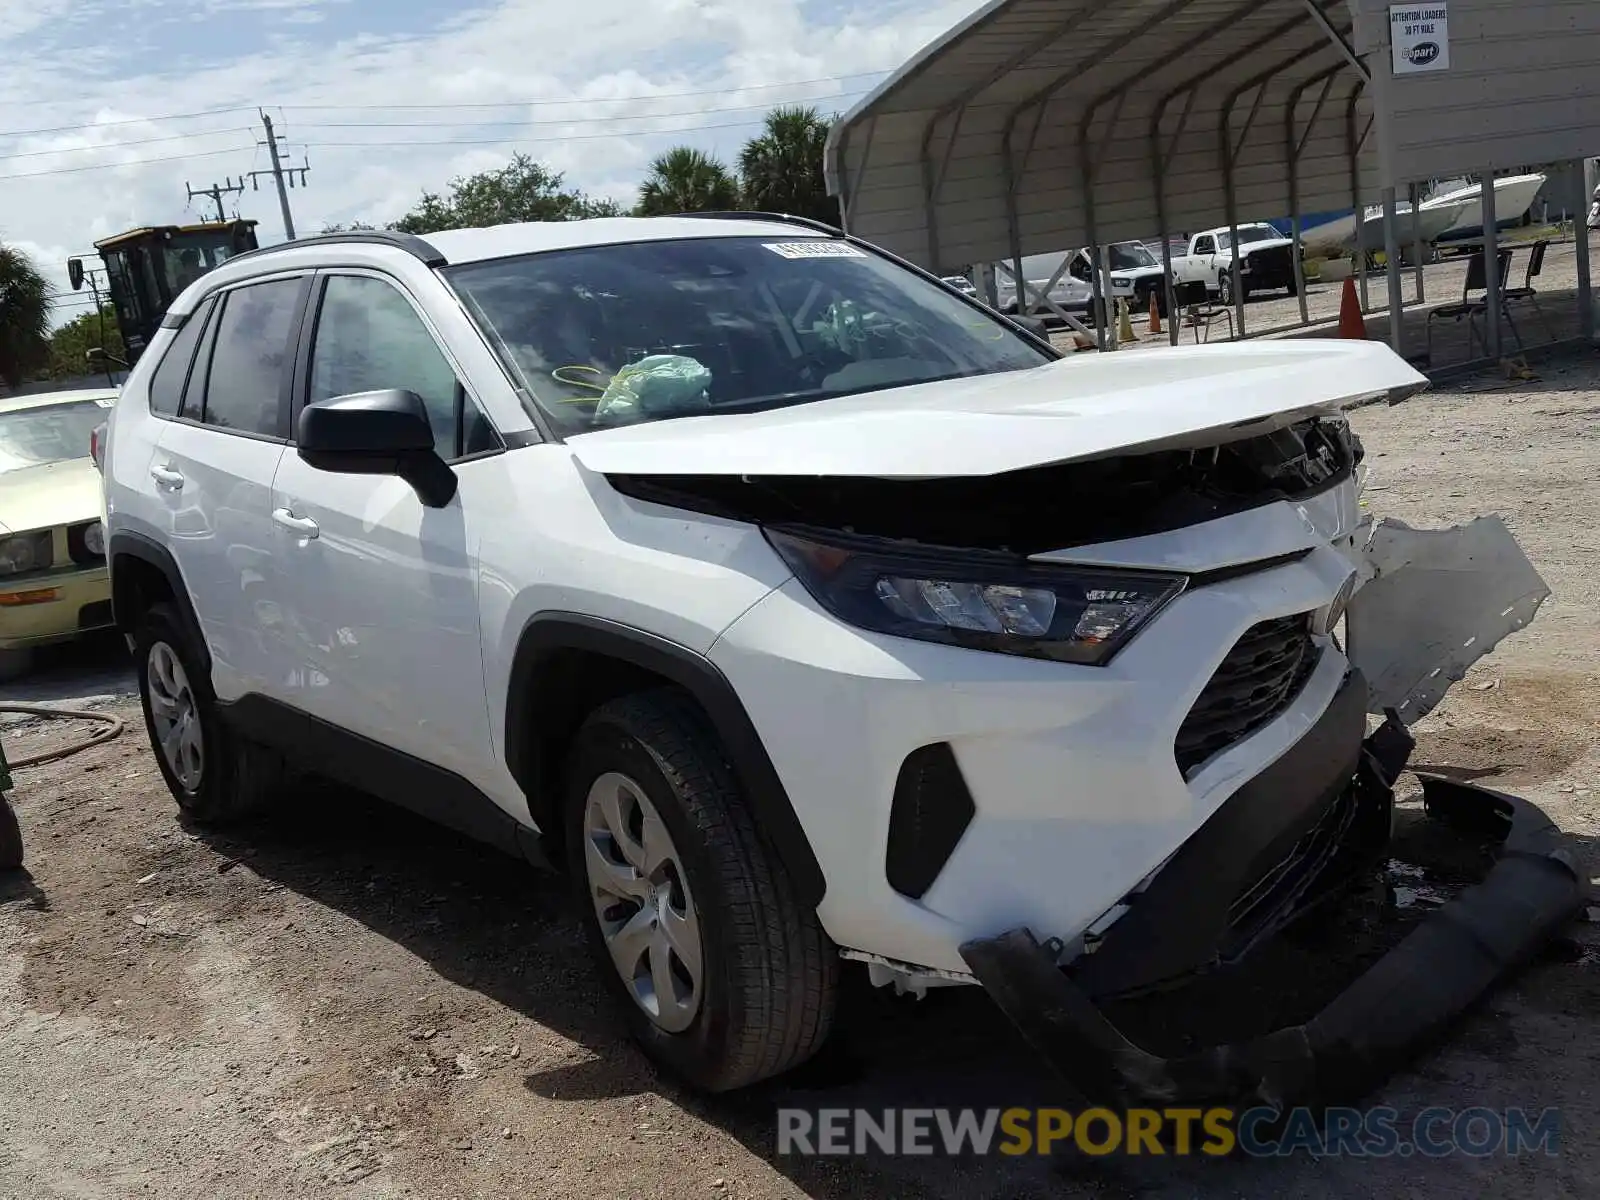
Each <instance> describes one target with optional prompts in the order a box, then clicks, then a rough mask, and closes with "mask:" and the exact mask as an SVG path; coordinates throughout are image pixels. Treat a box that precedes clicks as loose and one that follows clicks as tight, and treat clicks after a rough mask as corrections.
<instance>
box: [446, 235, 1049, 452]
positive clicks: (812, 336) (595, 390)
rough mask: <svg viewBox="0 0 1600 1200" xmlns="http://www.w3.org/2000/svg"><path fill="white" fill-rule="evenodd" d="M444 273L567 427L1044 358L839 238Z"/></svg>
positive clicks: (521, 262)
mask: <svg viewBox="0 0 1600 1200" xmlns="http://www.w3.org/2000/svg"><path fill="white" fill-rule="evenodd" d="M446 275H447V276H448V277H449V278H450V280H451V282H452V284H453V285H454V286H455V288H456V290H457V291H458V292H459V293H460V295H461V296H462V298H463V300H464V301H465V303H466V306H467V309H468V311H469V312H470V313H471V314H472V316H473V319H474V320H475V321H477V322H478V324H479V325H480V326H481V327H482V328H483V329H484V330H485V332H486V333H487V334H488V335H489V337H490V341H491V342H492V343H494V344H495V345H496V348H497V349H498V350H499V352H500V354H501V356H502V358H503V359H504V360H505V361H506V362H507V364H508V366H509V367H510V369H511V370H512V372H513V374H514V376H515V377H516V378H517V380H518V382H519V383H520V384H521V385H522V386H523V387H524V388H525V389H526V391H527V392H528V394H529V395H530V396H531V397H532V398H533V401H534V403H536V404H537V405H538V407H539V409H540V410H541V411H542V412H543V413H544V414H545V416H546V417H547V418H548V420H549V421H550V423H551V424H552V425H553V426H554V427H555V429H556V431H557V432H558V433H560V434H562V435H572V434H578V433H584V432H586V431H589V430H593V429H601V428H606V427H609V426H613V425H621V424H632V423H635V422H639V421H651V420H662V419H666V418H671V417H679V416H688V415H691V414H694V413H704V412H718V411H729V410H741V411H748V410H751V409H757V408H779V407H785V406H788V405H793V404H803V403H806V402H808V401H812V400H821V399H825V398H828V397H832V396H843V395H849V394H852V393H857V392H870V391H876V390H880V389H883V388H892V387H899V386H902V385H905V384H912V383H921V382H927V381H930V380H935V379H953V378H960V377H965V376H972V375H987V374H993V373H995V372H999V371H1016V370H1022V369H1024V368H1028V367H1037V366H1040V365H1041V364H1043V363H1045V362H1048V361H1050V357H1049V355H1048V354H1047V352H1045V351H1044V350H1042V349H1040V348H1038V347H1036V346H1035V345H1034V344H1033V343H1031V342H1030V341H1028V340H1027V339H1026V338H1024V337H1023V336H1021V335H1020V334H1018V333H1016V332H1014V331H1013V330H1012V329H1011V328H1010V327H1009V326H1007V325H1006V324H1004V323H1002V322H1001V321H1000V320H998V319H997V318H995V317H992V316H989V315H987V314H986V312H985V311H984V310H982V309H978V308H974V307H973V306H972V305H971V304H969V303H967V302H965V301H963V300H961V299H960V298H958V297H956V296H953V295H951V294H950V293H949V292H948V291H946V290H945V289H943V288H941V287H939V286H938V285H937V284H935V283H933V282H931V281H929V280H926V279H923V278H922V277H920V276H918V275H916V274H913V273H912V272H910V271H907V270H906V269H904V268H903V267H899V266H897V265H895V264H894V263H892V262H889V261H888V260H886V259H883V258H880V257H879V256H877V255H875V254H872V253H870V252H869V251H866V250H863V249H861V248H859V247H857V246H854V245H852V244H851V243H849V242H845V241H841V240H837V239H823V238H809V239H805V240H799V239H796V240H794V241H779V240H777V239H766V238H752V237H720V238H692V239H686V240H682V241H659V242H633V243H628V244H624V245H614V246H588V247H584V248H582V249H576V250H559V251H550V252H547V253H542V254H532V255H527V256H524V257H521V258H515V259H501V260H497V261H492V262H484V263H475V264H471V265H465V266H460V267H454V268H451V269H449V270H448V271H446Z"/></svg>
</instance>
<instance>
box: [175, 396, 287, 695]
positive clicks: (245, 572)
mask: <svg viewBox="0 0 1600 1200" xmlns="http://www.w3.org/2000/svg"><path fill="white" fill-rule="evenodd" d="M162 424H163V426H164V428H163V430H162V434H161V440H160V443H159V447H158V449H157V452H156V455H155V459H154V462H153V464H152V467H151V486H152V487H153V488H154V489H155V494H156V495H157V496H158V497H160V499H161V501H162V502H163V503H164V505H165V510H166V516H167V522H168V524H167V529H166V542H167V546H168V547H169V548H170V549H171V551H172V556H173V558H174V559H176V560H177V563H178V570H179V571H180V572H181V573H182V574H183V580H184V583H185V584H186V585H187V586H188V588H189V593H190V598H191V599H192V600H193V602H194V611H195V615H196V616H197V617H198V618H199V620H200V629H201V633H202V634H203V635H204V637H205V639H206V644H207V645H208V646H209V647H210V648H211V660H212V670H211V680H212V686H213V687H214V688H215V689H216V693H217V697H218V698H219V699H222V700H234V699H237V698H238V697H239V696H242V695H244V694H245V693H246V692H263V693H267V694H271V691H272V689H271V687H270V680H271V676H272V674H273V667H272V664H273V661H274V656H275V654H276V653H277V652H278V648H279V647H280V646H281V641H282V639H281V636H280V634H279V633H278V632H277V630H276V629H275V623H274V622H273V621H272V620H271V619H270V618H271V614H272V608H271V605H270V603H263V602H264V601H269V600H270V596H271V592H272V577H273V573H274V568H273V564H272V561H271V559H272V549H273V538H272V525H271V522H270V520H269V514H270V513H271V511H272V477H273V474H274V473H275V472H276V471H277V468H278V460H279V459H280V458H282V457H283V453H284V446H283V444H282V443H280V442H269V441H264V440H261V439H258V438H246V437H238V436H236V435H233V434H228V433H223V432H221V431H220V430H216V429H210V428H207V427H206V426H203V425H192V424H188V423H186V422H179V421H165V422H163V423H162ZM264 618H266V619H264Z"/></svg>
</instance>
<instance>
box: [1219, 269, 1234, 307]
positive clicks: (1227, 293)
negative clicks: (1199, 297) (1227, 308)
mask: <svg viewBox="0 0 1600 1200" xmlns="http://www.w3.org/2000/svg"><path fill="white" fill-rule="evenodd" d="M1217 297H1218V301H1219V303H1221V304H1223V305H1231V304H1232V303H1233V272H1231V271H1224V272H1222V273H1221V274H1220V275H1218V276H1217Z"/></svg>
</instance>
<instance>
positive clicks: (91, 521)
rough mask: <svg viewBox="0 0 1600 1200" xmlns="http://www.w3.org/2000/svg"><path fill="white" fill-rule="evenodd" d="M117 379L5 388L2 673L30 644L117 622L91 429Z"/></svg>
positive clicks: (23, 661)
mask: <svg viewBox="0 0 1600 1200" xmlns="http://www.w3.org/2000/svg"><path fill="white" fill-rule="evenodd" d="M116 397H117V393H116V392H115V390H111V389H99V390H94V391H73V392H45V393H42V394H39V395H33V396H13V397H8V398H0V678H15V677H16V676H18V675H21V674H23V673H24V672H25V671H26V670H27V669H28V666H29V664H30V662H31V658H32V652H33V649H34V648H35V647H37V646H42V645H46V644H48V643H51V642H60V641H66V640H68V639H70V638H73V637H76V636H78V635H79V634H81V633H87V632H89V631H90V630H94V629H103V628H105V627H107V626H109V625H110V624H111V585H110V581H109V579H108V576H107V573H106V546H105V529H104V527H103V526H102V525H101V516H102V499H101V482H100V472H99V471H98V470H96V468H95V465H94V460H93V458H92V457H91V456H90V439H91V437H92V435H93V433H94V430H95V428H96V427H97V426H99V425H101V424H102V423H103V422H104V421H105V420H106V418H107V417H108V416H109V415H110V408H111V405H112V404H114V403H115V402H116Z"/></svg>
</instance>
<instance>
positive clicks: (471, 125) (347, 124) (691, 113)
mask: <svg viewBox="0 0 1600 1200" xmlns="http://www.w3.org/2000/svg"><path fill="white" fill-rule="evenodd" d="M864 95H866V93H865V92H838V93H835V94H834V95H832V96H828V97H824V98H825V99H828V100H848V99H850V98H852V97H855V96H864ZM773 107H775V106H774V105H772V104H736V105H732V106H730V107H727V108H696V109H685V110H682V111H679V112H663V113H643V112H641V113H623V114H622V115H620V116H615V117H569V118H566V119H557V118H551V119H549V120H544V121H519V120H516V119H513V118H507V119H506V120H495V121H308V122H305V123H302V124H298V125H296V126H295V129H296V130H297V131H299V130H305V129H482V128H485V127H486V126H488V127H492V126H517V127H519V128H520V127H526V126H532V125H540V126H543V125H605V124H609V123H610V122H613V121H655V120H670V119H675V118H680V119H681V118H683V117H699V116H715V115H716V114H718V113H735V112H767V111H769V110H771V109H772V108H773Z"/></svg>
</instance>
